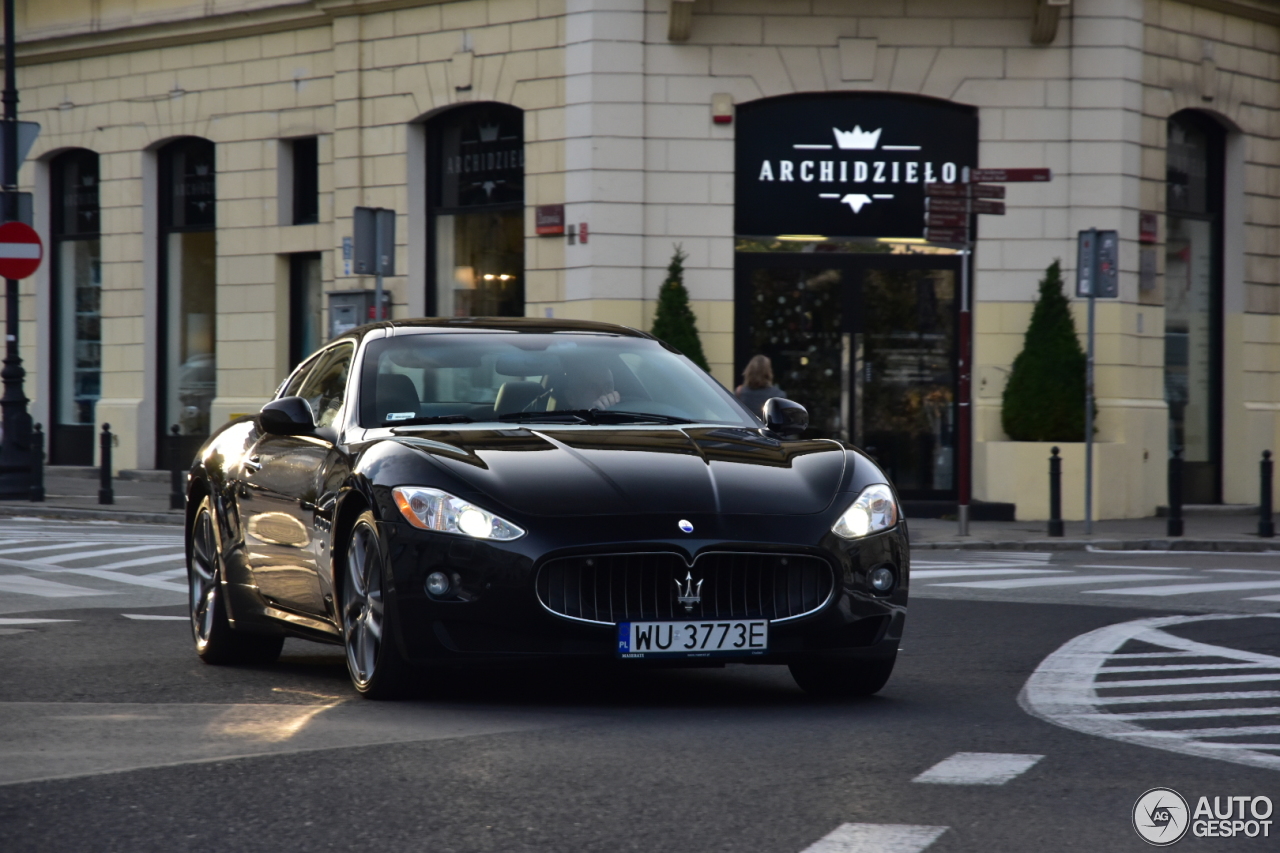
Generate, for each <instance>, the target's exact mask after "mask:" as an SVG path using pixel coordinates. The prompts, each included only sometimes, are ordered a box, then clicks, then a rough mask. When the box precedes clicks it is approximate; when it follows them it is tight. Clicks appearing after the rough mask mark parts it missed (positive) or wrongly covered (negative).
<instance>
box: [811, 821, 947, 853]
mask: <svg viewBox="0 0 1280 853" xmlns="http://www.w3.org/2000/svg"><path fill="white" fill-rule="evenodd" d="M946 831H947V827H945V826H912V825H910V824H900V823H844V824H841V825H840V826H838V827H836V829H835V830H833V831H832V832H830V833H828V834H827V835H824V836H823V837H822V838H819V839H818V840H817V841H815V842H814V843H813V844H810V845H809V846H808V847H806V848H804V850H803V851H802V853H920V851H921V850H924V849H925V848H926V847H928V846H929V845H930V844H933V842H935V841H937V840H938V836H940V835H942V833H944V832H946Z"/></svg>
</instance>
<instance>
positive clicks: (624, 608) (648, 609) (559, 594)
mask: <svg viewBox="0 0 1280 853" xmlns="http://www.w3.org/2000/svg"><path fill="white" fill-rule="evenodd" d="M690 575H692V577H693V584H694V586H695V587H696V586H697V583H698V581H699V580H701V581H702V593H701V598H702V600H701V601H700V602H698V603H696V604H693V605H692V610H686V609H685V605H683V604H681V603H680V602H679V601H677V600H676V599H677V597H678V596H679V595H680V592H681V591H682V590H683V588H684V586H685V585H686V581H687V578H688V577H689V576H690ZM677 584H678V585H679V588H677ZM833 585H834V577H833V575H832V572H831V567H830V566H829V565H828V564H827V562H826V561H825V560H822V559H820V558H818V557H809V556H805V555H797V554H739V553H733V552H717V553H708V554H702V555H700V556H699V557H698V559H697V560H696V561H695V562H694V564H693V568H692V569H691V568H690V567H689V566H688V565H687V564H686V563H685V561H684V558H682V557H681V556H680V555H678V554H670V553H656V554H593V555H591V556H585V557H564V558H561V559H558V560H552V561H550V562H548V563H546V564H545V565H544V566H543V567H542V570H541V571H539V572H538V581H537V590H538V598H539V599H540V600H541V601H542V603H543V605H544V606H545V607H546V608H547V609H548V610H550V611H551V612H552V613H557V614H559V615H561V616H568V617H570V618H572V619H582V620H584V621H587V622H600V623H606V624H612V623H615V622H639V621H645V620H662V619H770V620H773V621H778V620H783V619H795V618H796V617H798V616H803V615H805V614H806V613H812V612H813V611H814V610H817V609H818V608H819V607H821V606H822V605H823V604H825V603H826V601H827V599H828V598H830V597H831V591H832V588H833Z"/></svg>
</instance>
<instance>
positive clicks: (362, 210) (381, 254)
mask: <svg viewBox="0 0 1280 853" xmlns="http://www.w3.org/2000/svg"><path fill="white" fill-rule="evenodd" d="M353 215H354V217H355V227H354V229H353V230H354V232H355V245H354V246H353V252H352V253H353V254H354V255H355V258H354V261H355V271H356V275H395V274H396V249H395V247H396V212H395V211H394V210H389V209H387V208H385V207H357V208H356V209H355V212H354V214H353Z"/></svg>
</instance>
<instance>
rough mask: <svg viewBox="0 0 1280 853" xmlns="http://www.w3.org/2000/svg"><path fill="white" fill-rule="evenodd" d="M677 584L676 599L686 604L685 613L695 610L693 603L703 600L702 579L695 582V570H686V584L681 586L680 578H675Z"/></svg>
mask: <svg viewBox="0 0 1280 853" xmlns="http://www.w3.org/2000/svg"><path fill="white" fill-rule="evenodd" d="M673 580H674V581H675V585H676V593H677V595H676V601H678V602H680V603H681V604H683V605H684V612H685V613H692V612H693V605H695V604H700V603H701V602H702V581H698V583H697V585H696V586H695V585H694V582H693V572H686V573H685V577H684V585H683V586H681V584H680V578H673Z"/></svg>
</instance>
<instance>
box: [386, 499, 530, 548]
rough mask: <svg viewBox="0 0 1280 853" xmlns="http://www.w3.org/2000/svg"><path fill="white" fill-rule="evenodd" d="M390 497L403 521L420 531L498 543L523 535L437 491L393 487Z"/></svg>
mask: <svg viewBox="0 0 1280 853" xmlns="http://www.w3.org/2000/svg"><path fill="white" fill-rule="evenodd" d="M391 495H392V497H394V498H395V501H396V506H397V507H399V509H400V514H401V515H403V516H404V518H405V521H407V522H409V523H410V524H412V525H413V526H414V527H417V528H419V529H420V530H437V531H439V532H441V533H456V534H458V535H460V536H470V537H471V538H472V539H496V540H498V541H499V542H510V541H511V540H512V539H519V538H520V537H521V536H523V535H524V528H522V527H520V526H519V525H516V524H512V523H511V522H509V521H507V520H506V519H505V518H501V517H500V516H496V515H494V514H493V513H491V512H489V511H488V510H486V509H481V508H480V507H478V506H475V505H474V504H471V503H469V502H467V501H464V500H462V499H461V498H458V497H454V496H453V495H451V494H449V493H448V492H442V491H440V490H439V489H429V488H427V487H425V486H397V487H396V488H394V489H392V490H391Z"/></svg>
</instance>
